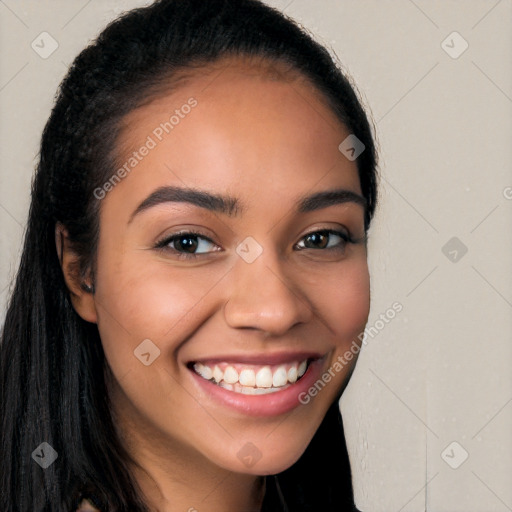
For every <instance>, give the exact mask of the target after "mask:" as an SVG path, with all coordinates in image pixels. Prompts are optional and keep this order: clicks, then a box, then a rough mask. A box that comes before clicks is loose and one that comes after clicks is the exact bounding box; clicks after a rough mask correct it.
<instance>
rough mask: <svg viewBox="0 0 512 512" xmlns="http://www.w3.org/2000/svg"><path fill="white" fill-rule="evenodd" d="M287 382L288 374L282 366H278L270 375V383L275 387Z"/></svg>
mask: <svg viewBox="0 0 512 512" xmlns="http://www.w3.org/2000/svg"><path fill="white" fill-rule="evenodd" d="M287 382H288V375H287V373H286V368H285V367H284V366H280V367H279V368H278V369H277V370H276V371H275V372H274V375H273V376H272V385H273V386H274V387H275V388H280V387H283V386H284V385H285V384H286V383H287Z"/></svg>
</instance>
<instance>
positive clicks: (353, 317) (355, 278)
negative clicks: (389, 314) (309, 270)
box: [318, 259, 370, 348]
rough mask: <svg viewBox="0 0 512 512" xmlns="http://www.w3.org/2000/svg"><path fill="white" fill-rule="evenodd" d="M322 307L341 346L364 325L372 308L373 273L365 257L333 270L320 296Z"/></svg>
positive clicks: (344, 345) (347, 342)
mask: <svg viewBox="0 0 512 512" xmlns="http://www.w3.org/2000/svg"><path fill="white" fill-rule="evenodd" d="M319 300H320V301H321V302H320V306H318V308H319V311H323V316H324V318H325V320H326V322H327V323H328V325H329V327H330V328H331V330H332V331H333V332H334V333H335V335H336V340H337V344H338V345H342V348H344V347H346V346H348V345H350V343H351V342H352V340H353V339H354V338H357V336H358V335H359V334H360V332H361V331H362V330H363V329H364V327H365V325H366V322H367V320H368V314H369V311H370V277H369V272H368V265H367V263H366V260H362V259H361V260H357V261H354V262H350V263H348V262H347V264H346V265H344V266H342V268H341V269H340V271H339V272H336V273H333V275H332V276H330V277H329V279H328V280H327V281H326V283H325V286H324V287H323V290H322V295H321V297H319Z"/></svg>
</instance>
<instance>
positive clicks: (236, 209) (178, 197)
mask: <svg viewBox="0 0 512 512" xmlns="http://www.w3.org/2000/svg"><path fill="white" fill-rule="evenodd" d="M170 202H178V203H190V204H193V205H195V206H198V207H199V208H204V209H206V210H210V211H212V212H217V213H222V214H224V215H228V216H230V217H232V216H235V215H237V214H239V213H241V212H242V211H243V210H244V208H243V205H242V203H241V201H240V200H239V199H237V198H235V197H232V196H229V195H222V194H216V193H212V192H207V191H206V190H198V189H193V188H186V187H185V188H183V187H173V186H168V187H160V188H158V189H156V190H155V191H154V192H152V193H151V194H150V195H149V196H148V197H147V198H146V199H144V201H142V202H141V203H140V204H139V206H137V208H136V209H135V211H134V212H133V213H132V214H131V216H130V219H129V221H128V224H129V223H130V222H132V220H133V218H134V217H135V216H137V215H138V214H139V213H141V212H143V211H145V210H148V209H149V208H152V207H154V206H157V205H159V204H163V203H170ZM343 203H355V204H358V205H360V206H362V207H363V208H364V209H365V210H366V199H365V198H364V197H363V196H361V195H359V194H357V193H355V192H353V191H351V190H346V189H333V190H325V191H322V192H316V193H314V194H312V195H309V196H305V197H302V198H300V199H299V201H298V202H297V211H298V212H299V213H307V212H312V211H315V210H320V209H322V208H327V207H329V206H333V205H337V204H343Z"/></svg>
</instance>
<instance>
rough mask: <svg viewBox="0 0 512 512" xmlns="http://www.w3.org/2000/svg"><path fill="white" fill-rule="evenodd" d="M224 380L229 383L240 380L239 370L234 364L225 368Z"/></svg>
mask: <svg viewBox="0 0 512 512" xmlns="http://www.w3.org/2000/svg"><path fill="white" fill-rule="evenodd" d="M224 382H227V383H228V384H234V383H235V382H238V372H237V371H236V370H235V369H234V368H233V367H232V366H228V367H227V368H226V369H225V370H224Z"/></svg>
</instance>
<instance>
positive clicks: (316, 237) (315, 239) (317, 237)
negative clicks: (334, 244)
mask: <svg viewBox="0 0 512 512" xmlns="http://www.w3.org/2000/svg"><path fill="white" fill-rule="evenodd" d="M309 240H310V241H311V242H312V243H313V245H314V244H317V247H318V245H320V247H322V248H323V247H325V245H326V244H325V242H326V240H327V237H326V236H325V234H322V233H314V234H312V235H310V236H309ZM322 242H323V243H322Z"/></svg>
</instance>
